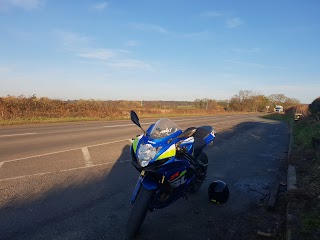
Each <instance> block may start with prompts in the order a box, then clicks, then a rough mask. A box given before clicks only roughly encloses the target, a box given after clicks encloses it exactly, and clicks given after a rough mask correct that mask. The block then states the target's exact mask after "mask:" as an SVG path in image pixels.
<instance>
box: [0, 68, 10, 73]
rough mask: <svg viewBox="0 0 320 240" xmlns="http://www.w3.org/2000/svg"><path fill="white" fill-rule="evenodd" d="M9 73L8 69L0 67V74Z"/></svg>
mask: <svg viewBox="0 0 320 240" xmlns="http://www.w3.org/2000/svg"><path fill="white" fill-rule="evenodd" d="M5 72H10V68H8V67H0V73H5Z"/></svg>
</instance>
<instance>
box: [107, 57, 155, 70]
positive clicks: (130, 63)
mask: <svg viewBox="0 0 320 240" xmlns="http://www.w3.org/2000/svg"><path fill="white" fill-rule="evenodd" d="M106 65H107V66H110V67H117V68H133V69H142V70H152V66H151V65H150V64H147V63H145V62H143V61H140V60H136V59H122V60H119V61H115V62H110V63H107V64H106Z"/></svg>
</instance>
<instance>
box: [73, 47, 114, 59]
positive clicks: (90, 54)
mask: <svg viewBox="0 0 320 240" xmlns="http://www.w3.org/2000/svg"><path fill="white" fill-rule="evenodd" d="M118 54H119V51H116V50H113V49H104V48H97V49H90V50H80V52H79V53H77V54H76V55H77V56H79V57H83V58H90V59H98V60H107V59H111V58H114V57H116V56H117V55H118Z"/></svg>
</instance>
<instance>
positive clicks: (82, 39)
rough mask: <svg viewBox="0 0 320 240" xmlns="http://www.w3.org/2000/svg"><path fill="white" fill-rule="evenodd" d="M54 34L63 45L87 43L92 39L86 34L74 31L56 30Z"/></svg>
mask: <svg viewBox="0 0 320 240" xmlns="http://www.w3.org/2000/svg"><path fill="white" fill-rule="evenodd" d="M54 34H55V35H56V36H57V37H58V38H59V40H60V41H61V42H62V44H63V45H65V46H72V47H74V46H78V45H83V44H88V43H89V42H90V41H91V40H92V39H91V38H89V37H87V36H81V35H79V34H77V33H74V32H68V31H62V30H56V31H54Z"/></svg>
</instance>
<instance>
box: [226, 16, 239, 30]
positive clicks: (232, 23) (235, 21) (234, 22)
mask: <svg viewBox="0 0 320 240" xmlns="http://www.w3.org/2000/svg"><path fill="white" fill-rule="evenodd" d="M242 24H243V21H242V20H241V19H240V18H238V17H234V18H229V19H227V21H226V26H227V27H228V28H236V27H239V26H240V25H242Z"/></svg>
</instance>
